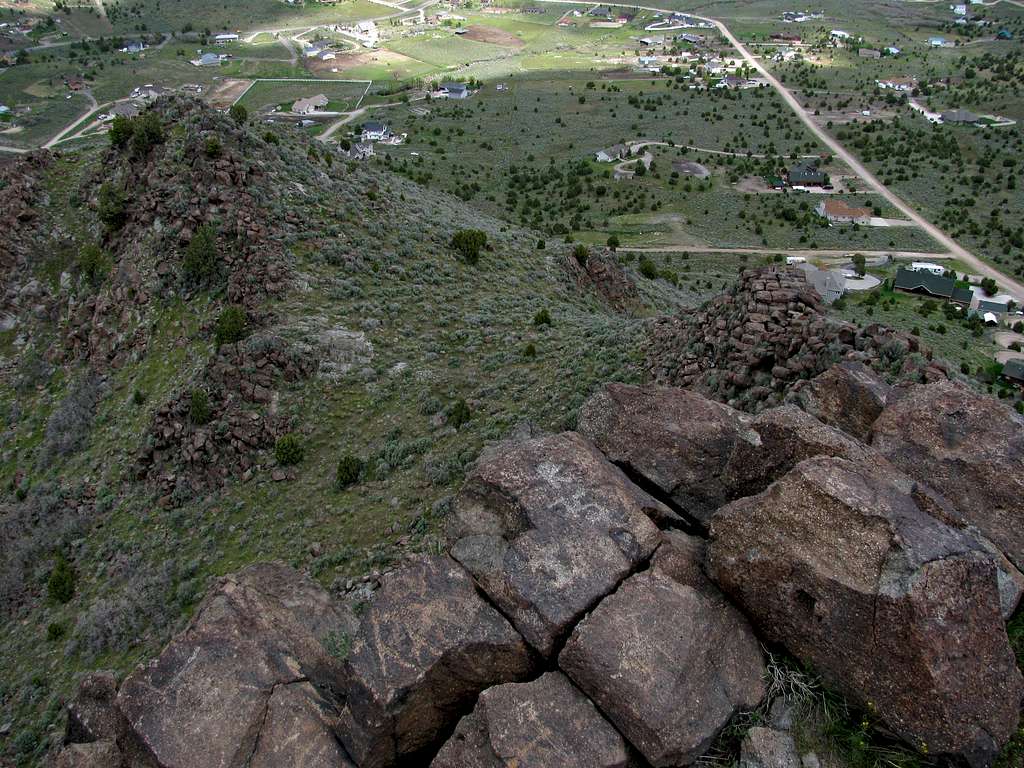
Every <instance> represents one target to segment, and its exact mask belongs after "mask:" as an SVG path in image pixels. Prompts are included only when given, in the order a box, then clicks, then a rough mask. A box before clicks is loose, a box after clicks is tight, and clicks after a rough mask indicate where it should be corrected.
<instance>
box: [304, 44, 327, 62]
mask: <svg viewBox="0 0 1024 768" xmlns="http://www.w3.org/2000/svg"><path fill="white" fill-rule="evenodd" d="M328 47H329V46H328V44H327V43H325V42H320V41H317V42H315V43H306V44H305V45H304V46H302V54H303V55H304V56H305V57H306V58H307V59H313V58H316V57H317V56H319V55H320V54H321V53H323V52H324V51H325V50H327V48H328Z"/></svg>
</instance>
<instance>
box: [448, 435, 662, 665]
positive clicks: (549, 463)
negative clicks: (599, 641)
mask: <svg viewBox="0 0 1024 768" xmlns="http://www.w3.org/2000/svg"><path fill="white" fill-rule="evenodd" d="M670 514H671V513H670V512H669V510H668V509H667V508H666V507H665V506H664V505H663V504H661V503H659V502H658V501H656V500H655V499H653V498H652V497H651V496H649V495H648V494H646V493H645V492H643V491H642V490H640V489H639V488H637V487H636V486H635V485H633V484H632V483H631V482H629V480H628V479H627V478H626V476H625V475H623V473H622V472H621V471H620V470H619V469H617V468H616V467H615V466H613V465H612V464H610V463H609V462H608V461H607V459H605V458H604V456H602V455H601V453H600V451H598V450H597V448H595V447H594V446H593V445H592V444H591V443H589V442H588V441H587V440H585V439H583V438H582V437H580V436H579V435H577V434H575V433H572V432H566V433H563V434H560V435H551V436H548V437H541V438H535V439H532V440H525V441H519V442H509V443H506V444H504V446H503V450H502V451H495V452H490V453H488V454H487V455H486V456H485V457H482V458H481V460H480V461H479V462H478V463H477V465H476V467H475V468H474V469H473V471H472V472H471V473H470V475H469V477H468V479H467V480H466V483H465V485H464V486H463V489H462V491H461V492H460V493H459V495H458V496H457V497H456V500H455V504H454V510H453V516H452V520H451V523H450V530H449V533H450V536H451V539H452V542H453V543H452V546H451V554H452V557H454V558H455V559H456V560H458V561H459V562H460V563H462V564H463V565H464V566H465V567H466V568H467V569H468V570H469V572H470V573H472V574H473V577H474V578H475V579H476V580H477V582H478V583H479V584H480V586H481V588H482V589H483V590H484V592H486V593H487V595H488V596H489V597H490V598H491V600H492V601H493V602H494V604H495V605H496V606H497V607H498V608H499V609H500V610H501V611H502V613H504V614H505V615H506V616H508V617H509V620H510V621H511V622H512V623H513V624H514V625H515V627H516V629H518V630H519V631H520V632H521V633H522V635H523V637H525V638H526V640H527V641H528V642H529V643H530V645H532V646H533V647H534V648H535V649H536V650H537V651H538V652H539V653H540V654H541V655H543V656H549V655H550V654H551V653H552V650H553V649H554V648H555V647H556V646H557V645H558V644H559V643H560V642H561V640H562V639H563V638H564V637H565V635H566V634H568V632H569V630H571V629H572V627H573V625H574V624H575V623H576V622H577V621H578V620H579V619H580V617H581V616H583V614H584V613H586V611H587V610H589V609H590V608H591V607H592V606H593V605H594V604H596V603H597V602H598V601H599V600H600V599H601V598H602V597H604V596H605V595H607V594H609V593H610V592H612V591H613V590H614V589H615V588H616V587H617V586H618V585H619V583H620V582H621V581H622V579H624V578H625V577H627V576H628V575H629V574H631V573H632V572H634V571H635V570H637V569H638V568H639V567H640V566H641V565H642V564H643V563H644V562H645V561H646V560H647V559H648V558H649V557H650V556H651V554H652V553H653V552H654V549H655V547H656V546H657V544H658V537H659V531H658V528H657V526H656V525H655V524H654V523H652V522H651V519H650V517H651V516H655V517H662V516H666V515H670Z"/></svg>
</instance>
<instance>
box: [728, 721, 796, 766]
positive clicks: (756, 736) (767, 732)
mask: <svg viewBox="0 0 1024 768" xmlns="http://www.w3.org/2000/svg"><path fill="white" fill-rule="evenodd" d="M739 768H800V756H799V755H798V754H797V751H796V742H794V740H793V737H792V736H791V735H790V734H789V733H786V732H784V731H776V730H773V729H771V728H751V729H750V730H749V731H747V735H746V736H744V737H743V744H742V745H741V747H740V764H739Z"/></svg>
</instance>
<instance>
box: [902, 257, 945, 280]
mask: <svg viewBox="0 0 1024 768" xmlns="http://www.w3.org/2000/svg"><path fill="white" fill-rule="evenodd" d="M907 269H909V270H910V271H911V272H928V273H929V274H932V275H938V276H939V277H942V276H943V275H944V274H946V268H945V267H944V266H942V265H941V264H934V263H932V262H930V261H915V262H913V263H912V264H911V265H910V266H909V267H907Z"/></svg>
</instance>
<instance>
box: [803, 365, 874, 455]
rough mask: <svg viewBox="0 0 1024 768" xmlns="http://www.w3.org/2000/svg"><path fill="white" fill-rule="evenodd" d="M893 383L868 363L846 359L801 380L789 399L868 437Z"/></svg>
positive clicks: (861, 437)
mask: <svg viewBox="0 0 1024 768" xmlns="http://www.w3.org/2000/svg"><path fill="white" fill-rule="evenodd" d="M891 392H892V387H890V386H889V385H888V384H886V383H885V381H884V380H883V379H882V378H881V377H880V376H879V375H878V374H877V373H875V372H874V371H872V370H871V369H870V368H868V367H867V366H866V365H864V363H859V362H856V361H846V362H842V363H838V364H837V365H833V366H832V367H831V368H829V369H828V370H827V371H825V372H824V373H823V374H821V375H820V376H815V377H814V378H813V379H811V380H810V381H803V382H800V383H798V384H797V385H795V386H794V387H793V389H792V390H790V393H789V395H788V399H790V400H792V401H793V402H795V403H797V404H798V405H799V406H800V407H801V408H803V409H804V410H805V411H807V412H808V413H810V414H811V415H812V416H815V417H817V418H818V419H819V420H820V421H822V422H824V423H825V424H829V425H831V426H833V427H838V428H839V429H841V430H843V431H844V432H847V433H848V434H850V435H853V436H854V437H856V438H857V439H858V440H867V438H868V435H870V434H871V425H872V424H874V423H875V419H877V418H878V417H879V415H881V413H882V409H883V408H885V404H886V402H887V401H888V399H889V395H890V393H891Z"/></svg>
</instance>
